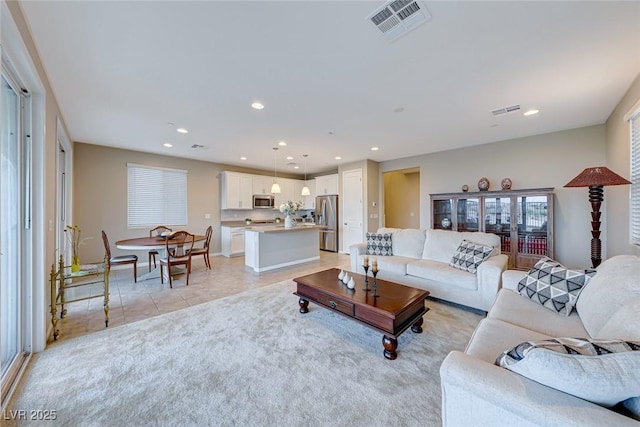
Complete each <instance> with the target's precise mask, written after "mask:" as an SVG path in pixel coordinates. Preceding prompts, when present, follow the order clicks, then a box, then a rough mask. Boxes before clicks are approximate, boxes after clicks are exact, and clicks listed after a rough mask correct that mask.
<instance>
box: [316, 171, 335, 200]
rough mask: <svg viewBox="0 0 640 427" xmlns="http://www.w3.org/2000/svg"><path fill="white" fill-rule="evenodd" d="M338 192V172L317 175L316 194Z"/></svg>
mask: <svg viewBox="0 0 640 427" xmlns="http://www.w3.org/2000/svg"><path fill="white" fill-rule="evenodd" d="M327 194H338V174H337V173H336V174H332V175H323V176H318V177H316V196H325V195H327Z"/></svg>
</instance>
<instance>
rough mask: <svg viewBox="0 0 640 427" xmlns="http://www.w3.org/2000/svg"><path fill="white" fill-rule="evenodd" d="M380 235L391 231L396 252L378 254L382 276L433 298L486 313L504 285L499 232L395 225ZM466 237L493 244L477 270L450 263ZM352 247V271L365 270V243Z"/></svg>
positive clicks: (379, 275) (504, 260) (361, 271)
mask: <svg viewBox="0 0 640 427" xmlns="http://www.w3.org/2000/svg"><path fill="white" fill-rule="evenodd" d="M382 233H389V234H391V240H392V255H391V256H376V257H375V258H376V259H377V261H378V268H379V270H380V271H379V273H378V277H379V278H381V279H385V280H390V281H393V282H396V283H400V284H404V285H409V286H413V287H416V288H421V289H425V290H428V291H429V292H430V293H431V297H434V298H438V299H442V300H446V301H451V302H454V303H457V304H462V305H465V306H468V307H472V308H475V309H479V310H482V311H487V310H489V308H490V307H491V305H492V304H493V301H494V299H495V297H496V294H497V293H498V289H499V288H500V281H501V277H502V272H503V271H504V270H505V269H506V266H507V259H508V258H507V256H506V255H504V254H501V253H500V238H499V237H498V236H497V235H495V234H490V233H482V232H457V231H445V230H418V229H397V228H381V229H379V230H378V234H382ZM463 240H467V241H471V242H474V243H479V244H482V245H485V246H493V248H494V250H493V252H492V253H491V256H490V257H489V258H487V259H486V260H485V261H484V262H482V264H480V266H479V267H478V269H477V272H476V273H475V274H474V273H469V272H467V271H462V270H459V269H457V268H453V267H451V266H449V262H450V261H451V259H452V257H453V255H454V254H455V253H456V250H457V249H458V246H459V245H460V243H461V242H462V241H463ZM349 249H350V254H351V270H352V271H354V272H357V273H360V274H363V273H364V270H363V268H362V265H363V263H364V255H365V254H366V251H367V244H366V243H358V244H355V245H352V246H351V247H350V248H349ZM369 274H371V273H369Z"/></svg>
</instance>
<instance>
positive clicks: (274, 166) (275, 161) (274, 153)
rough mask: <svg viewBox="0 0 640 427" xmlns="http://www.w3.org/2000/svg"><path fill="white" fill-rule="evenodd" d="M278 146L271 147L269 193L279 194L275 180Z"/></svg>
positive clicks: (278, 187)
mask: <svg viewBox="0 0 640 427" xmlns="http://www.w3.org/2000/svg"><path fill="white" fill-rule="evenodd" d="M277 155H278V147H273V185H271V193H273V194H280V186H279V185H278V183H277V182H276V178H277V174H276V169H277V164H278V158H277Z"/></svg>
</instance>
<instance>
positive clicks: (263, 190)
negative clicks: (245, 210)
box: [252, 175, 273, 194]
mask: <svg viewBox="0 0 640 427" xmlns="http://www.w3.org/2000/svg"><path fill="white" fill-rule="evenodd" d="M252 178H253V179H252V187H253V194H271V185H272V184H273V177H272V176H266V175H253V177H252Z"/></svg>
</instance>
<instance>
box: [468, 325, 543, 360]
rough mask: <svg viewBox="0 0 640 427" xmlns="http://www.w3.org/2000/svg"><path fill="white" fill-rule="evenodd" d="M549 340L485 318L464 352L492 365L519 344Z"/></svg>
mask: <svg viewBox="0 0 640 427" xmlns="http://www.w3.org/2000/svg"><path fill="white" fill-rule="evenodd" d="M549 338H552V337H550V336H549V335H545V334H541V333H539V332H535V331H531V330H529V329H525V328H521V327H520V326H516V325H512V324H511V323H507V322H503V321H501V320H497V319H491V318H485V319H482V320H481V321H480V323H479V324H478V326H477V327H476V330H475V331H473V335H472V336H471V340H469V344H467V349H466V350H465V351H464V352H465V353H466V354H468V355H469V356H472V357H475V358H477V359H480V360H483V361H485V362H487V363H490V364H493V363H495V361H496V358H497V357H498V356H500V354H502V353H503V352H504V351H505V350H507V349H510V348H513V347H514V346H516V345H518V344H520V343H521V342H524V341H533V340H546V339H549Z"/></svg>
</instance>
